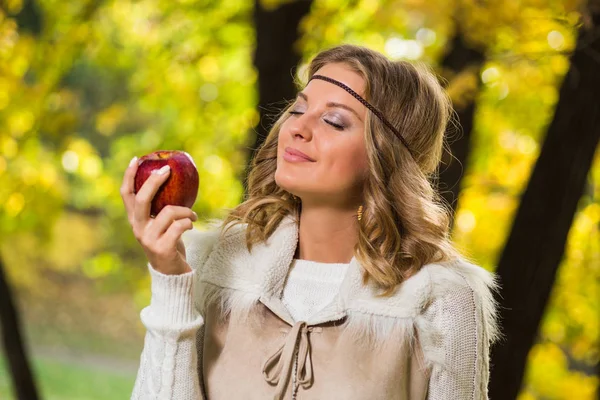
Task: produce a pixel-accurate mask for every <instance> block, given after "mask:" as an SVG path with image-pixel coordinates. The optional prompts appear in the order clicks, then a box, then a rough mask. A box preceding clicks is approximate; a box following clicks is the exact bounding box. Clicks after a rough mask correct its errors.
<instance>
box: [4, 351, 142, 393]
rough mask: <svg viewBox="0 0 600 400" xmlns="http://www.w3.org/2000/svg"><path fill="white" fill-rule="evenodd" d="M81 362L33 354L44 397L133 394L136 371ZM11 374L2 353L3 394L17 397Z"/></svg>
mask: <svg viewBox="0 0 600 400" xmlns="http://www.w3.org/2000/svg"><path fill="white" fill-rule="evenodd" d="M85 362H87V363H88V365H86V364H85ZM81 363H82V362H80V364H77V363H75V364H74V363H73V362H72V361H67V360H62V361H57V360H55V359H52V358H34V360H33V369H34V373H35V376H36V378H37V382H38V383H39V392H40V395H41V397H42V398H43V399H45V400H106V399H125V398H128V397H129V396H130V395H131V390H132V389H133V384H134V381H135V372H132V371H127V372H118V370H117V369H116V368H115V367H116V366H111V365H105V366H101V365H100V366H99V365H97V364H98V361H97V360H87V361H84V362H83V363H84V364H81ZM94 364H96V365H94ZM111 369H112V370H111ZM8 376H9V374H8V371H7V369H6V365H5V360H4V359H3V358H1V357H0V398H2V399H7V400H11V399H16V397H13V394H12V389H11V386H10V384H9V382H8V379H7V378H8Z"/></svg>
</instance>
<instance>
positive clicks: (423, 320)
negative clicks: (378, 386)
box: [186, 218, 500, 364]
mask: <svg viewBox="0 0 600 400" xmlns="http://www.w3.org/2000/svg"><path fill="white" fill-rule="evenodd" d="M219 233H220V230H218V229H217V230H213V231H212V233H206V232H203V233H201V234H192V236H190V238H191V239H192V240H191V242H193V243H189V241H188V243H189V245H190V250H191V253H192V254H190V258H191V259H192V260H193V262H194V265H193V268H194V269H198V271H197V276H198V278H197V279H198V281H197V282H196V283H197V285H196V295H197V307H198V309H199V310H200V311H201V312H204V311H206V310H207V308H208V307H209V306H213V305H214V306H218V307H219V309H220V310H221V313H222V316H223V317H231V316H232V315H235V318H244V316H247V315H249V314H253V313H252V312H251V310H252V308H253V307H254V306H255V305H256V304H257V303H258V302H259V299H263V298H264V299H269V300H270V301H271V302H277V301H280V300H279V297H280V294H281V290H282V289H283V285H284V282H285V278H286V276H287V272H288V268H289V266H290V264H291V261H292V259H293V256H294V253H295V250H296V245H297V241H298V231H297V225H296V222H295V221H294V220H293V219H291V218H286V219H284V220H283V221H282V223H281V224H280V226H279V227H278V228H277V229H276V231H275V233H274V234H273V235H272V236H271V237H270V238H269V240H268V241H267V243H263V244H257V245H255V246H254V247H253V249H252V251H251V252H249V251H248V250H247V247H246V242H245V232H244V225H236V226H234V227H232V228H231V229H230V230H229V231H228V232H227V234H225V235H223V236H222V237H220V238H219V236H218V234H219ZM216 238H219V239H218V240H217V239H216ZM199 242H202V243H199ZM188 243H186V249H187V248H188ZM190 265H191V264H190ZM497 289H498V284H497V281H496V279H495V276H494V275H493V274H492V273H490V272H488V271H486V270H485V269H483V268H481V267H479V266H477V265H474V264H471V263H469V262H467V261H465V260H464V259H462V258H461V259H455V260H453V261H450V262H444V263H432V264H428V265H425V266H424V267H423V268H421V270H420V271H419V272H418V273H417V274H415V275H414V276H412V277H411V278H409V279H408V280H406V281H405V282H404V283H403V284H401V285H400V286H399V287H398V288H397V290H396V292H395V293H394V294H393V295H392V296H390V297H385V298H384V297H377V296H376V294H377V290H376V289H375V288H374V287H373V286H371V285H370V284H367V285H366V286H365V285H363V284H362V268H361V266H360V264H359V263H358V261H357V260H356V258H353V259H352V261H351V262H350V267H349V269H348V273H347V275H346V277H345V278H344V281H343V283H342V286H341V288H340V292H339V293H338V295H337V297H336V298H335V299H334V302H333V304H332V305H331V307H328V308H327V309H326V310H324V312H321V313H319V314H318V316H315V318H314V319H311V320H309V321H308V322H309V323H311V324H318V323H322V322H328V321H332V320H338V319H340V318H341V317H343V316H346V317H347V318H346V320H345V322H344V327H343V329H344V332H345V333H346V334H349V335H352V336H353V337H355V338H356V339H357V341H360V342H363V343H365V344H367V345H370V346H377V345H378V344H380V343H382V342H385V341H386V340H390V339H391V340H399V339H400V340H410V342H411V343H412V342H414V341H415V335H417V336H418V340H419V342H420V343H421V344H422V347H423V349H424V353H425V360H426V362H427V363H428V364H443V363H444V358H445V349H444V347H443V346H444V334H445V332H442V331H440V328H439V327H438V325H437V324H436V321H434V320H432V318H433V317H432V315H433V316H434V314H435V313H432V312H428V310H430V311H431V310H434V308H435V306H434V304H439V303H440V302H443V301H444V299H446V298H452V294H453V293H454V294H456V293H457V292H460V291H463V292H464V291H465V290H467V291H469V292H470V293H471V294H472V295H471V296H466V298H468V299H472V301H469V306H471V307H473V306H474V307H476V313H477V314H476V315H477V317H476V318H477V329H478V330H482V332H478V333H477V334H478V335H480V336H478V337H482V338H483V340H484V341H485V342H486V348H487V345H488V344H487V342H488V341H489V342H493V341H495V340H497V339H498V338H499V337H500V332H499V328H498V321H497V316H496V308H497V304H496V301H495V299H494V296H493V292H494V291H496V290H497ZM281 307H283V306H281ZM431 307H433V308H431ZM459 309H460V308H459ZM254 314H256V313H254Z"/></svg>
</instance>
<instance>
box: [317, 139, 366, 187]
mask: <svg viewBox="0 0 600 400" xmlns="http://www.w3.org/2000/svg"><path fill="white" fill-rule="evenodd" d="M329 152H330V154H329V156H328V157H327V158H328V159H329V160H331V165H330V171H331V173H332V175H333V178H334V179H338V180H340V181H343V182H346V183H347V184H353V183H356V182H357V181H360V180H361V179H362V178H363V177H364V175H365V172H366V170H367V168H368V161H367V151H366V148H365V146H364V143H363V142H360V141H355V142H344V143H342V144H338V145H337V146H335V147H331V148H330V149H329Z"/></svg>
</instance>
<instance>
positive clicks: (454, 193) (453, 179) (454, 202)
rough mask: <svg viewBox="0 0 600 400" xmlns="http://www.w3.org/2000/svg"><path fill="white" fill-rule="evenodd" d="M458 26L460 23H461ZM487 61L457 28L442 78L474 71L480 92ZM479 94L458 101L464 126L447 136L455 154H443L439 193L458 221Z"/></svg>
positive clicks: (456, 109)
mask: <svg viewBox="0 0 600 400" xmlns="http://www.w3.org/2000/svg"><path fill="white" fill-rule="evenodd" d="M457 24H458V23H457ZM484 61H485V58H484V55H483V53H482V52H481V51H480V50H478V49H474V48H471V47H469V46H468V45H467V44H466V43H465V41H464V38H463V35H462V33H461V32H460V29H459V28H457V31H456V34H455V36H454V38H453V39H452V45H451V47H450V51H449V52H448V53H447V54H446V55H445V56H444V58H443V59H442V62H441V68H442V75H443V76H444V77H445V78H446V79H448V80H449V81H450V80H451V79H452V77H453V76H455V75H457V74H460V73H461V72H462V71H464V70H466V69H472V70H473V72H472V73H474V74H476V76H477V86H478V87H477V90H476V91H475V92H474V93H477V92H479V87H480V86H481V80H480V79H479V76H480V71H481V68H482V66H483V63H484ZM474 97H475V95H473V96H472V97H471V98H468V99H467V101H466V102H464V103H462V104H461V103H457V102H454V104H453V106H454V110H455V111H456V114H457V117H458V122H459V124H460V127H461V129H460V131H459V132H460V136H457V134H458V133H459V132H455V131H454V126H449V127H448V129H447V131H446V133H447V135H448V137H449V146H448V147H450V151H451V152H452V155H451V154H450V153H448V151H446V149H444V153H443V154H442V163H443V164H442V166H441V167H440V175H439V183H438V191H439V192H440V194H441V195H442V197H443V198H444V199H445V200H446V201H447V202H448V204H449V205H450V206H451V207H452V216H453V219H452V221H453V222H454V213H455V212H456V210H457V209H458V194H459V192H460V189H461V181H462V178H463V175H464V169H465V168H466V166H467V163H468V156H469V152H470V150H471V133H472V132H473V118H474V115H475V109H476V104H475V98H474Z"/></svg>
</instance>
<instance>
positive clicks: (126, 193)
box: [120, 158, 198, 275]
mask: <svg viewBox="0 0 600 400" xmlns="http://www.w3.org/2000/svg"><path fill="white" fill-rule="evenodd" d="M137 168H138V163H137V158H134V159H133V160H132V161H131V163H130V164H129V167H127V169H126V170H125V175H124V177H123V184H122V185H121V190H120V192H121V197H122V199H123V204H125V209H126V210H127V217H128V219H129V223H130V224H131V227H132V228H133V234H134V236H135V238H136V239H137V241H138V242H139V243H140V244H141V245H142V248H143V249H144V252H145V253H146V257H147V258H148V261H149V262H150V264H151V265H152V267H153V268H154V269H155V270H157V271H159V272H161V273H163V274H168V275H177V274H183V273H186V272H190V271H191V270H192V269H191V267H190V266H189V264H188V263H187V261H186V259H185V246H184V245H183V240H181V235H182V234H183V232H185V231H187V230H189V229H193V225H192V221H196V220H197V219H198V216H197V215H196V213H195V212H193V211H192V210H191V209H189V208H187V207H180V206H166V207H165V208H163V209H162V210H161V211H160V212H159V213H158V215H157V216H156V217H154V218H152V217H150V205H151V202H152V199H153V198H154V195H155V194H156V192H157V191H158V189H159V188H160V186H161V185H162V184H163V183H164V182H165V181H166V180H167V178H168V177H169V174H170V172H171V171H170V168H169V166H168V165H165V166H164V167H162V168H161V169H159V170H154V171H152V174H151V175H150V177H149V178H148V179H147V180H146V182H144V184H143V185H142V187H141V188H140V190H139V191H138V193H137V194H134V193H133V187H134V186H133V182H134V178H135V173H136V171H137Z"/></svg>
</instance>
